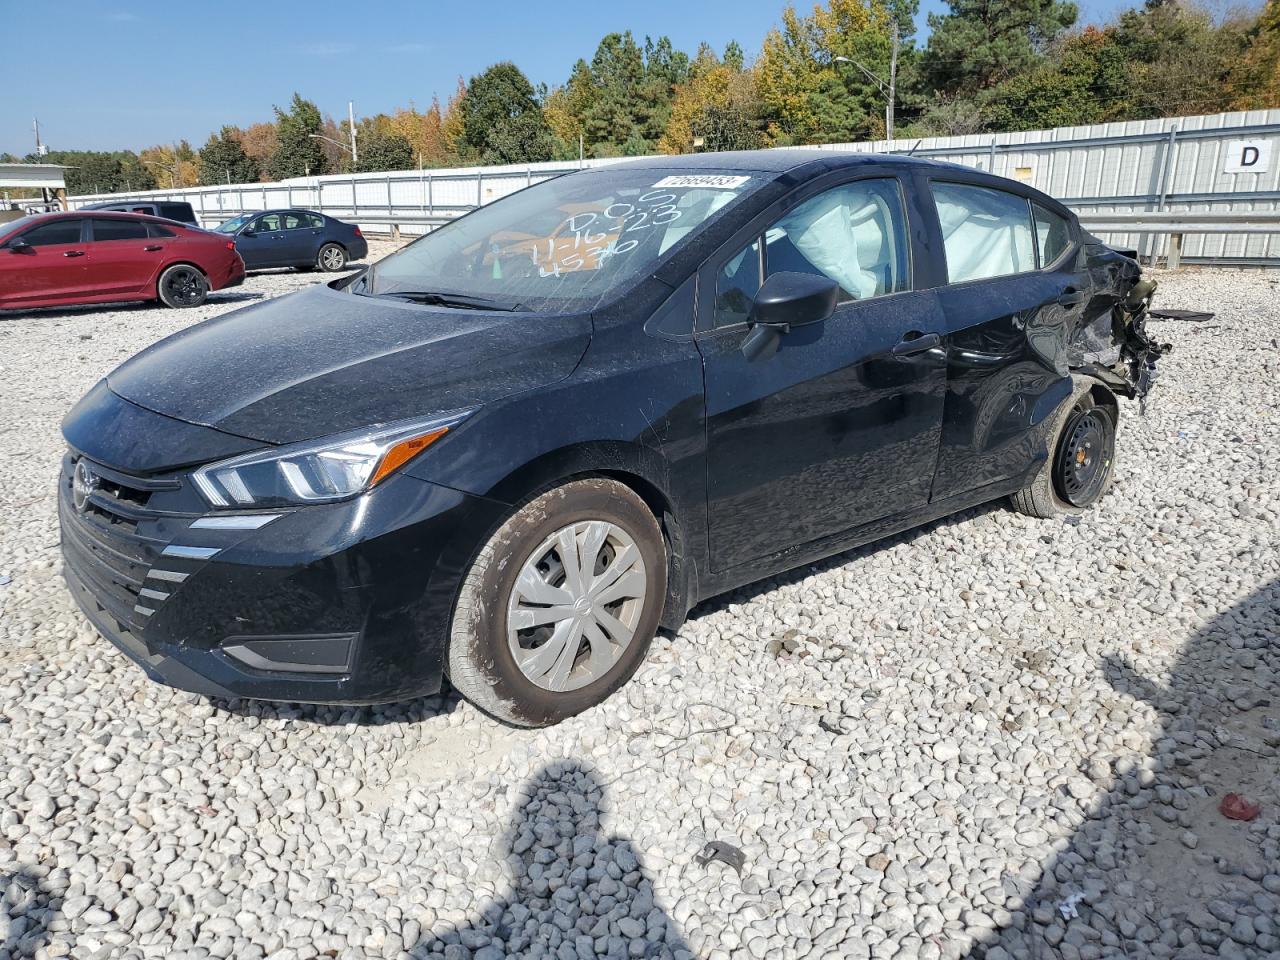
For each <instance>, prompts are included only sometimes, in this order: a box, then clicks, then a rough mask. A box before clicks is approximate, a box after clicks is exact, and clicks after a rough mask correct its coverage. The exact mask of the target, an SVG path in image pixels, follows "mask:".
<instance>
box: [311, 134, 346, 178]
mask: <svg viewBox="0 0 1280 960" xmlns="http://www.w3.org/2000/svg"><path fill="white" fill-rule="evenodd" d="M307 136H308V137H310V138H311V139H312V140H323V141H324V142H325V143H332V144H333V145H334V146H335V147H337V148H338V149H339V150H344V151H345V150H346V149H347V145H346V144H345V143H343V142H342V141H340V140H335V139H333V137H326V136H324V134H320V133H308V134H307ZM355 168H356V135H355V131H354V130H352V132H351V169H352V170H353V171H354V170H355Z"/></svg>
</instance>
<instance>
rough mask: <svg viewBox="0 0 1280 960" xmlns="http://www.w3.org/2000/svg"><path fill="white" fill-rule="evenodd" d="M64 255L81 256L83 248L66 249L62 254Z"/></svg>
mask: <svg viewBox="0 0 1280 960" xmlns="http://www.w3.org/2000/svg"><path fill="white" fill-rule="evenodd" d="M62 255H63V256H64V257H83V256H84V251H83V250H67V251H65V252H64V253H63V254H62Z"/></svg>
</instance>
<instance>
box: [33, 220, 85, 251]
mask: <svg viewBox="0 0 1280 960" xmlns="http://www.w3.org/2000/svg"><path fill="white" fill-rule="evenodd" d="M83 222H84V221H83V220H81V219H79V218H77V219H75V220H55V221H54V222H53V223H45V224H41V225H40V226H38V227H36V228H35V229H34V230H28V231H27V232H26V233H24V234H23V235H22V239H23V240H25V241H27V243H29V244H30V245H31V246H33V247H51V246H53V245H54V244H58V243H79V242H80V224H82V223H83Z"/></svg>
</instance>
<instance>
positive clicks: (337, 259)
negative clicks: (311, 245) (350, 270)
mask: <svg viewBox="0 0 1280 960" xmlns="http://www.w3.org/2000/svg"><path fill="white" fill-rule="evenodd" d="M316 266H317V267H319V268H320V269H321V270H323V271H325V272H326V273H337V272H338V271H339V270H345V269H346V268H347V251H346V250H344V249H343V247H342V244H340V243H326V244H325V245H324V246H323V247H321V248H320V252H319V253H317V254H316Z"/></svg>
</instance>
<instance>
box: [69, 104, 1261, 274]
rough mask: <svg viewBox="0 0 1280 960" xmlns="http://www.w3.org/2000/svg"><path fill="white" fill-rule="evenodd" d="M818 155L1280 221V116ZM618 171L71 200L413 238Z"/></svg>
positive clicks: (875, 146)
mask: <svg viewBox="0 0 1280 960" xmlns="http://www.w3.org/2000/svg"><path fill="white" fill-rule="evenodd" d="M812 149H815V150H854V151H870V152H893V153H908V152H910V153H913V154H914V155H915V156H920V157H930V158H934V159H938V160H946V161H949V162H952V163H960V164H964V165H967V166H971V167H976V168H979V169H982V170H989V171H991V172H994V173H996V174H998V175H1000V176H1005V177H1010V178H1012V179H1015V180H1021V181H1024V182H1026V183H1029V184H1031V185H1032V186H1035V187H1038V188H1039V189H1041V190H1043V191H1045V192H1046V193H1048V194H1050V195H1052V196H1054V197H1057V198H1058V199H1060V200H1062V201H1063V202H1065V203H1066V204H1067V205H1068V206H1070V207H1072V208H1073V209H1075V210H1076V211H1077V212H1078V213H1079V214H1080V215H1081V218H1082V219H1085V220H1086V221H1087V220H1088V219H1089V216H1090V215H1091V214H1096V215H1105V217H1106V218H1107V219H1108V220H1109V221H1111V222H1113V223H1114V220H1113V218H1114V216H1116V215H1125V214H1133V215H1134V216H1135V219H1137V215H1139V214H1142V213H1149V212H1156V211H1161V212H1167V213H1233V214H1235V213H1257V214H1270V215H1271V216H1273V217H1274V216H1276V215H1280V110H1256V111H1248V112H1240V113H1221V114H1212V115H1207V116H1196V117H1172V118H1165V119H1161V120H1141V121H1132V122H1125V123H1107V124H1098V125H1094V126H1084V127H1059V128H1057V129H1054V130H1036V131H1025V132H1020V133H1000V134H976V135H972V136H965V137H939V138H928V139H925V140H921V141H912V140H896V141H892V142H885V141H878V142H874V143H846V144H829V145H823V146H818V147H813V148H812ZM618 162H625V161H620V160H617V159H610V160H587V161H584V162H583V163H581V164H579V163H577V162H574V163H535V164H528V165H521V166H506V167H469V168H458V169H447V170H406V171H397V172H394V173H366V174H354V175H346V176H341V175H339V176H323V177H308V178H300V179H296V180H290V181H283V182H280V183H266V184H257V183H255V184H227V185H223V186H211V187H191V188H187V189H182V190H153V191H148V192H146V193H131V194H103V195H97V196H83V197H73V198H71V205H72V206H73V207H78V206H82V205H84V204H86V203H91V202H94V201H99V200H122V199H140V198H143V197H147V198H152V199H182V200H187V201H189V202H190V203H191V205H192V206H193V207H194V208H195V210H196V213H197V215H198V216H199V217H200V219H201V221H202V222H204V223H213V222H218V221H221V220H223V219H226V218H227V217H230V216H233V215H235V214H238V213H241V212H244V211H249V210H263V209H271V208H276V207H305V208H308V209H313V210H321V211H323V212H325V213H328V214H330V215H332V216H336V217H341V218H343V219H348V220H352V221H355V222H357V223H360V224H361V226H362V227H365V228H369V229H377V228H380V227H385V226H387V225H390V224H395V225H396V226H397V228H400V227H401V226H403V229H405V230H406V231H407V232H422V231H423V230H426V229H430V225H431V223H432V222H439V221H441V220H443V219H447V218H449V217H452V216H457V215H458V214H460V213H463V212H465V211H467V210H470V209H472V208H473V207H475V206H476V205H477V204H483V203H488V202H490V201H492V200H496V199H498V198H499V197H502V196H505V195H506V194H508V193H511V192H513V191H515V190H518V189H520V188H522V187H525V186H527V185H528V184H530V183H535V182H538V181H540V180H545V179H547V178H549V177H554V176H559V175H561V174H563V173H567V172H570V171H572V170H577V169H579V168H580V167H581V166H587V167H594V166H601V165H604V164H609V163H618ZM1106 238H1107V239H1109V240H1110V242H1112V243H1115V244H1117V245H1122V246H1126V247H1133V248H1136V249H1137V250H1139V251H1140V252H1141V253H1142V254H1144V255H1148V256H1152V255H1164V254H1165V253H1166V252H1167V249H1168V237H1167V235H1162V234H1158V233H1143V234H1137V233H1131V234H1125V233H1118V232H1112V233H1109V234H1107V235H1106ZM1181 253H1182V257H1183V259H1184V260H1187V259H1201V260H1210V261H1213V262H1228V263H1231V262H1244V263H1261V262H1271V263H1277V262H1280V233H1275V234H1267V233H1239V232H1233V233H1221V234H1197V235H1189V236H1188V237H1187V238H1186V240H1185V244H1184V246H1183V249H1182V251H1181Z"/></svg>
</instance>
